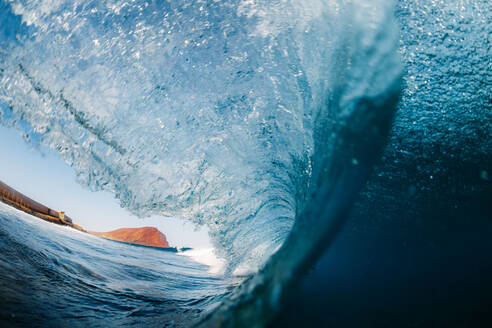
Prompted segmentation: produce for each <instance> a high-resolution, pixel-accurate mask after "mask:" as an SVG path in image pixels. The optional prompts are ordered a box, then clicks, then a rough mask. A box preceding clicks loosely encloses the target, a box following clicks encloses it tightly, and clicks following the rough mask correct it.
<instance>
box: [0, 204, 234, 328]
mask: <svg viewBox="0 0 492 328" xmlns="http://www.w3.org/2000/svg"><path fill="white" fill-rule="evenodd" d="M0 218H1V220H2V225H1V228H0V240H1V241H0V245H1V252H0V253H1V255H0V258H1V260H0V272H1V277H2V278H1V282H0V295H1V298H2V306H1V307H0V321H1V322H2V325H3V326H10V327H26V326H28V327H67V326H71V327H107V326H112V327H126V326H135V325H137V326H145V327H186V326H189V325H190V324H191V322H193V320H194V319H196V318H197V317H198V316H199V315H200V314H201V313H203V312H206V311H209V310H210V309H211V308H213V307H214V306H215V305H216V304H218V303H219V302H220V300H221V299H222V298H223V297H224V295H226V294H227V293H228V292H229V290H230V289H232V288H233V287H234V286H235V285H237V284H238V283H239V282H240V280H239V279H225V278H224V277H222V276H219V275H217V274H213V273H210V272H211V271H212V272H213V270H214V267H211V266H209V265H204V264H199V263H198V262H196V261H193V260H191V259H190V258H189V256H187V255H185V254H186V252H184V253H174V252H168V251H162V250H158V249H153V248H147V247H139V246H133V245H128V244H122V243H117V242H112V241H109V240H105V239H102V238H98V237H95V236H92V235H89V234H86V233H82V232H79V231H77V230H74V229H71V228H68V227H62V226H58V225H54V224H51V223H48V222H45V221H42V220H39V219H38V218H36V217H33V216H30V215H28V214H25V213H23V212H21V211H18V210H16V209H13V208H11V207H8V206H7V205H4V204H3V203H2V204H0Z"/></svg>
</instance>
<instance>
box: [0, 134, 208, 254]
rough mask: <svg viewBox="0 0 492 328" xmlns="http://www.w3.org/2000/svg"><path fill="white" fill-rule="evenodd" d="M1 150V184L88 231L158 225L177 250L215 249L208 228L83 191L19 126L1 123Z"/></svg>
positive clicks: (62, 164)
mask: <svg viewBox="0 0 492 328" xmlns="http://www.w3.org/2000/svg"><path fill="white" fill-rule="evenodd" d="M0 152H1V153H0V154H1V155H0V180H1V181H3V182H5V183H6V184H8V185H10V186H11V187H13V188H15V189H17V190H18V191H20V192H22V193H24V194H25V195H27V196H29V197H31V198H33V199H34V200H36V201H39V202H40V203H42V204H44V205H46V206H48V207H51V208H53V209H57V210H63V211H65V212H66V213H67V215H69V216H70V217H71V218H72V219H73V220H74V222H75V223H77V224H79V225H81V226H82V227H83V228H84V229H86V230H92V231H110V230H114V229H118V228H122V227H144V226H153V227H156V228H158V229H159V230H160V231H162V232H163V233H164V234H165V235H166V236H167V239H168V241H169V243H170V244H171V245H172V246H178V247H193V248H207V247H211V244H210V241H209V238H208V233H207V231H206V229H205V228H201V229H199V230H198V231H197V230H196V228H195V226H194V225H193V224H192V223H191V222H188V221H184V220H179V219H176V218H165V217H150V218H146V219H140V218H137V217H136V216H133V215H132V214H131V213H130V212H129V211H127V210H125V209H123V208H121V207H120V205H119V202H118V200H116V199H115V198H114V197H113V195H112V194H110V193H109V192H104V191H98V192H92V191H90V190H89V189H88V188H85V187H82V186H81V185H79V184H78V183H77V182H76V178H75V172H74V171H73V170H72V168H70V166H68V165H67V164H66V163H65V162H64V161H63V160H62V159H61V158H60V157H59V156H58V154H57V153H56V152H55V151H54V150H51V149H49V148H47V147H42V148H41V149H32V147H31V146H30V145H28V144H27V143H26V142H25V141H24V139H23V138H22V137H21V135H20V134H19V132H18V131H17V130H15V129H13V128H7V127H5V126H2V125H0Z"/></svg>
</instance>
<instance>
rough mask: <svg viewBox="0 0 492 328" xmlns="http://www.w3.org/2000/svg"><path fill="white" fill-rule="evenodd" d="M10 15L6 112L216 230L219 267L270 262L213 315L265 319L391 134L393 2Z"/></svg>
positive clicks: (126, 194)
mask: <svg viewBox="0 0 492 328" xmlns="http://www.w3.org/2000/svg"><path fill="white" fill-rule="evenodd" d="M2 11H3V12H2V16H4V17H3V19H4V20H5V21H8V22H9V28H12V26H13V27H14V29H15V30H18V31H19V32H20V34H19V35H16V36H12V35H10V34H9V33H7V32H6V31H2V32H3V34H2V35H3V42H2V43H1V48H0V68H1V73H0V80H1V87H0V101H2V102H3V105H2V106H0V107H1V108H2V111H3V114H2V118H3V120H4V121H8V123H9V124H12V125H16V126H18V127H19V128H24V129H26V133H28V134H33V133H34V134H36V135H37V136H39V139H40V140H41V142H42V143H44V144H47V145H49V146H51V147H53V148H55V149H56V150H57V151H58V152H59V153H60V155H61V156H63V157H64V159H65V160H66V161H67V162H69V163H70V164H71V165H72V166H73V167H74V169H75V170H76V171H77V174H78V178H79V181H80V182H81V183H83V184H86V185H88V186H90V187H91V188H93V189H105V190H108V191H111V192H113V193H114V194H115V196H116V197H117V198H118V199H119V200H120V201H121V204H122V205H123V206H125V207H126V208H128V209H129V210H130V211H132V212H133V213H135V214H137V215H140V216H146V215H153V214H157V215H166V216H175V217H180V218H184V219H189V220H192V221H193V222H195V223H196V224H205V225H207V226H208V227H209V230H210V233H211V236H212V237H213V239H214V241H215V245H216V246H217V250H218V253H219V254H218V255H219V256H222V257H225V258H226V259H227V266H226V273H229V274H231V273H232V274H237V275H250V274H252V273H255V272H257V271H258V269H260V268H261V269H262V270H261V272H259V273H258V274H257V275H255V276H254V277H253V278H251V279H249V280H248V281H247V282H246V283H245V284H243V285H242V287H241V288H239V289H238V290H237V291H236V292H235V293H234V294H233V295H234V296H233V297H231V298H230V299H229V302H224V304H223V306H222V309H219V310H218V311H216V312H214V314H212V316H211V317H209V318H208V319H207V320H209V321H206V325H210V324H213V322H235V323H236V324H238V321H237V320H244V319H245V318H247V317H248V316H249V315H253V313H255V315H256V316H258V315H262V318H263V319H262V320H265V321H261V322H260V321H258V322H257V325H258V326H261V325H262V322H266V321H267V320H268V318H269V317H270V316H271V315H272V314H268V313H269V311H270V310H271V309H274V308H275V307H276V306H277V304H278V303H279V302H280V300H281V299H282V297H283V295H284V294H285V291H286V290H288V288H290V287H289V286H290V284H291V282H292V280H293V279H294V278H295V276H296V275H298V274H301V273H302V272H303V271H305V270H306V268H307V267H308V264H309V263H312V261H314V259H315V258H316V257H317V256H318V255H319V253H320V252H322V251H323V250H324V249H325V248H326V247H327V245H328V244H329V242H330V240H331V238H332V236H333V234H334V233H335V232H336V229H337V227H338V226H339V224H340V223H341V222H343V219H344V217H345V215H346V213H347V211H348V210H349V208H350V206H351V204H352V201H353V197H354V195H355V194H356V192H357V191H358V189H359V188H360V187H361V185H362V184H363V183H364V181H365V179H366V177H367V175H368V172H369V171H370V169H371V167H372V164H373V162H374V161H375V160H376V159H377V157H378V154H379V152H380V151H381V150H382V147H383V145H384V141H385V137H386V134H387V132H388V130H389V126H390V122H391V119H392V115H393V113H394V109H395V107H396V103H397V100H398V95H399V91H400V84H399V82H400V74H401V67H400V63H399V57H398V55H397V51H396V49H397V46H398V27H397V26H396V23H395V20H394V12H393V11H394V9H393V5H392V4H391V2H388V1H382V0H381V1H369V0H354V1H349V2H347V1H335V0H333V1H310V2H308V3H306V2H302V1H273V2H268V3H267V2H265V3H264V2H251V1H230V2H217V1H206V2H194V3H175V2H172V1H171V2H162V3H159V4H157V3H154V2H145V1H135V2H132V3H131V4H129V3H127V2H126V1H117V0H114V1H64V0H59V1H35V2H33V1H20V0H18V1H9V2H8V5H6V4H5V3H4V4H3V7H2ZM26 122H27V124H28V125H27V127H25V125H24V123H26ZM272 254H275V255H273V256H272ZM264 286H267V287H264ZM239 304H240V305H239ZM231 306H234V307H235V308H240V311H229V312H227V311H226V310H227V309H229V308H230V307H231ZM272 313H273V312H272ZM233 315H234V316H235V317H231V316H233ZM242 322H246V321H242Z"/></svg>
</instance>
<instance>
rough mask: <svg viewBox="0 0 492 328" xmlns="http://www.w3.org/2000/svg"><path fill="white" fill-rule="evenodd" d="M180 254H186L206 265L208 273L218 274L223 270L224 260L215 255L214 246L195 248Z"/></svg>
mask: <svg viewBox="0 0 492 328" xmlns="http://www.w3.org/2000/svg"><path fill="white" fill-rule="evenodd" d="M180 254H182V255H185V256H188V257H189V258H191V259H192V260H193V261H195V262H198V263H200V264H204V265H206V266H208V267H209V269H208V272H209V273H212V274H217V275H220V274H223V273H224V271H225V267H226V261H225V260H224V259H222V258H219V257H217V256H216V255H215V250H214V248H197V249H192V250H188V251H184V252H181V253H180Z"/></svg>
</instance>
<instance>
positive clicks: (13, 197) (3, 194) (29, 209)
mask: <svg viewBox="0 0 492 328" xmlns="http://www.w3.org/2000/svg"><path fill="white" fill-rule="evenodd" d="M0 201H2V202H3V203H5V204H7V205H9V206H12V207H15V208H17V209H18V210H21V211H23V212H25V213H27V214H31V215H33V216H36V217H38V218H40V219H42V220H45V221H48V222H51V223H55V224H59V225H64V226H69V227H71V228H74V229H76V230H79V231H83V232H86V231H85V230H84V229H83V228H82V227H81V226H79V225H77V224H75V223H73V222H72V219H71V218H70V217H69V216H68V215H65V212H63V211H57V210H53V209H51V208H49V207H47V206H44V205H43V204H40V203H38V202H36V201H35V200H33V199H31V198H29V197H27V196H26V195H24V194H22V193H20V192H18V191H17V190H15V189H14V188H12V187H10V186H8V185H6V184H5V183H3V182H2V181H0Z"/></svg>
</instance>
